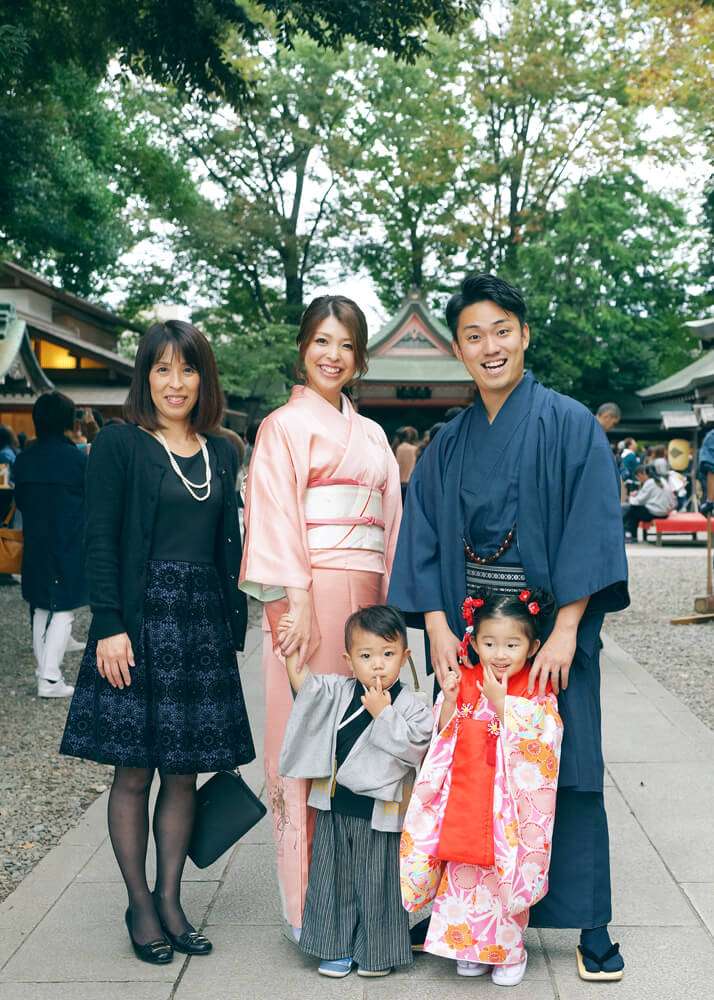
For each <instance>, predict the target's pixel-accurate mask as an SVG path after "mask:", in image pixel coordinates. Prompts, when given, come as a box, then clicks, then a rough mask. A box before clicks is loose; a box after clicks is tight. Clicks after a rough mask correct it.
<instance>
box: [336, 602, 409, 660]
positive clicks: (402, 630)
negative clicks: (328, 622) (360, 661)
mask: <svg viewBox="0 0 714 1000" xmlns="http://www.w3.org/2000/svg"><path fill="white" fill-rule="evenodd" d="M356 628H361V629H362V630H363V631H364V632H371V633H372V635H378V636H379V637H380V639H392V640H394V641H396V640H397V639H400V640H401V642H402V645H403V646H404V648H405V649H406V646H407V625H406V622H405V621H404V618H403V616H402V613H401V611H399V609H398V608H395V607H392V605H391V604H372V605H371V606H370V607H368V608H360V609H359V611H355V612H354V614H351V615H350V616H349V618H348V619H347V621H346V622H345V649H346V650H347V652H348V653H349V651H350V649H351V648H352V633H353V632H354V630H355V629H356Z"/></svg>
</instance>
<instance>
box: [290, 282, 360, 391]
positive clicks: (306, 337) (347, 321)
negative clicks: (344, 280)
mask: <svg viewBox="0 0 714 1000" xmlns="http://www.w3.org/2000/svg"><path fill="white" fill-rule="evenodd" d="M330 316H334V317H335V319H336V320H337V321H338V323H341V324H342V325H343V326H344V327H345V329H346V330H347V332H348V333H349V335H350V340H351V341H352V348H353V350H354V356H355V381H356V380H357V379H359V378H361V377H362V376H363V375H364V374H366V372H367V367H368V363H367V340H368V339H369V334H368V331H367V319H366V317H365V315H364V313H363V312H362V310H361V309H360V307H359V306H358V305H357V303H356V302H354V301H353V300H352V299H348V298H346V297H345V296H344V295H320V296H318V297H317V298H316V299H313V300H312V302H311V303H310V305H309V306H308V307H307V309H306V310H305V312H304V313H303V314H302V319H301V320H300V329H299V330H298V333H297V337H296V338H295V343H296V344H297V347H298V352H299V354H300V361H299V365H298V371H299V375H300V377H302V373H303V371H304V366H305V353H306V351H307V349H308V347H309V346H310V341H311V340H312V338H313V337H314V336H315V333H316V332H317V328H318V327H319V325H320V323H322V321H323V320H326V319H328V318H329V317H330Z"/></svg>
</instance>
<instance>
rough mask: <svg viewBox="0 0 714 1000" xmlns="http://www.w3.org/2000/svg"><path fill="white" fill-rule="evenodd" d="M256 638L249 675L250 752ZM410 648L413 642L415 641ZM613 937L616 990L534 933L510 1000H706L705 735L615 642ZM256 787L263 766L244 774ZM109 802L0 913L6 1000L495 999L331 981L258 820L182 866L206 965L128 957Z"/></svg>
mask: <svg viewBox="0 0 714 1000" xmlns="http://www.w3.org/2000/svg"><path fill="white" fill-rule="evenodd" d="M259 640H260V636H259V633H258V632H257V630H252V631H251V633H250V634H249V642H248V646H247V650H246V654H245V658H244V659H245V662H244V665H243V677H244V685H245V687H246V690H247V692H248V700H249V710H250V712H251V719H252V720H253V721H254V729H255V732H256V735H257V737H258V742H259V743H260V738H261V736H262V704H261V702H262V691H261V689H260V671H259ZM417 648H418V646H417ZM603 706H604V716H605V750H606V754H605V755H606V760H607V768H608V774H607V791H606V794H607V801H608V811H609V817H610V827H611V841H612V861H613V883H614V921H613V929H614V937H615V939H616V940H619V941H620V942H621V944H622V949H623V953H624V954H625V956H626V959H627V963H628V968H627V973H626V977H625V979H624V980H623V981H622V982H621V983H620V984H616V985H614V986H610V987H607V986H604V985H594V986H593V985H588V984H585V983H582V982H581V981H580V980H579V979H578V978H577V975H576V972H575V961H574V947H575V943H576V933H575V932H559V931H540V932H536V931H529V932H528V945H529V952H530V962H529V967H528V972H527V975H526V978H525V980H524V982H523V983H522V984H521V986H519V987H517V988H515V989H512V990H511V991H510V992H509V993H508V997H509V998H511V1000H579V998H585V997H588V998H591V997H593V996H594V995H595V994H597V996H598V997H601V996H603V995H605V994H606V993H607V995H612V996H615V997H617V1000H681V998H686V1000H711V998H712V997H714V938H713V936H712V935H713V934H714V781H713V780H712V776H713V774H714V767H713V765H712V761H713V760H714V732H712V731H711V730H710V729H708V728H707V727H706V726H704V725H703V724H702V723H701V722H699V721H698V720H697V719H696V718H695V717H694V716H693V715H692V714H691V712H689V710H688V709H686V708H685V707H684V706H683V705H682V703H681V702H679V701H678V700H677V699H676V698H675V697H674V696H673V695H671V694H669V693H668V692H667V691H665V690H664V688H663V687H662V686H661V685H660V684H659V683H658V682H657V681H655V680H654V679H653V678H652V677H651V676H650V675H649V674H648V673H647V672H646V671H644V670H643V669H642V668H641V667H639V666H638V665H637V663H635V662H634V660H633V659H632V658H631V657H629V656H628V655H627V654H626V653H625V652H624V651H623V650H622V649H620V648H619V647H618V646H616V645H615V644H614V642H612V641H607V640H606V645H605V651H604V657H603ZM243 773H244V775H245V777H246V779H247V780H248V781H249V782H250V783H251V784H252V786H253V787H254V788H256V789H262V767H261V764H260V763H259V762H256V763H254V764H252V765H251V766H250V767H247V768H245V769H244V772H243ZM105 811H106V795H102V796H101V797H100V798H99V799H98V800H97V801H96V802H95V803H94V804H93V805H92V806H91V807H90V809H89V810H88V811H87V813H86V814H85V816H84V818H83V819H82V821H81V822H80V823H79V824H78V825H77V826H76V827H75V828H74V829H72V830H70V831H69V832H68V833H67V834H66V835H65V836H64V837H63V838H62V841H61V842H60V843H59V845H58V846H57V847H56V848H55V849H54V850H52V851H51V853H50V854H48V855H47V857H45V858H44V859H43V860H42V861H41V862H40V864H39V865H38V866H37V867H36V868H35V869H34V871H33V872H32V873H31V874H30V875H29V876H28V877H27V878H26V879H25V880H24V882H22V884H21V885H20V886H19V888H18V889H17V890H16V891H15V892H14V893H13V894H12V895H11V896H9V897H8V899H7V900H5V902H4V903H3V904H2V905H0V1000H268V998H270V1000H306V998H313V997H315V998H320V1000H332V998H333V997H334V998H338V997H339V998H341V1000H352V998H361V1000H362V998H363V1000H378V998H384V1000H401V998H405V1000H406V998H408V1000H434V998H438V1000H457V998H459V1000H460V998H465V997H486V996H492V997H494V996H495V993H494V991H496V992H498V988H497V987H494V986H493V985H492V984H491V982H490V980H489V979H479V980H463V979H462V980H457V979H456V976H455V975H454V968H453V964H452V963H450V962H447V961H445V960H441V959H437V958H434V957H432V956H420V957H419V958H418V959H417V961H416V963H415V965H414V967H413V969H412V970H411V971H409V972H403V973H397V974H394V975H392V976H390V977H389V978H387V979H383V980H379V981H370V980H365V979H360V978H359V977H358V976H357V975H356V974H354V973H353V974H352V975H351V976H349V977H348V978H347V979H345V980H341V981H335V980H326V979H322V978H321V977H319V976H318V975H317V974H316V972H315V964H314V963H313V962H311V961H308V960H307V959H305V958H303V957H302V956H301V955H300V954H299V953H298V951H297V950H296V949H295V948H294V947H293V946H292V945H291V944H290V943H289V941H288V940H287V939H286V938H285V937H284V936H283V933H282V921H281V917H280V912H279V906H278V897H277V889H276V885H275V877H274V872H273V853H274V852H273V846H272V843H271V837H270V830H269V828H268V825H267V823H266V822H265V821H264V822H263V823H261V824H260V825H259V826H258V827H256V828H255V829H254V830H253V831H251V834H250V835H249V836H248V837H247V838H246V839H245V841H243V842H241V843H240V845H239V846H238V847H237V848H235V849H234V850H233V851H232V852H231V853H229V854H228V855H226V856H225V857H223V858H222V859H220V860H219V861H218V862H217V863H216V864H215V865H214V866H212V867H211V868H209V869H206V870H205V871H197V870H196V869H195V868H192V867H191V868H190V870H189V871H187V876H186V877H187V881H188V885H187V891H186V893H185V900H186V906H187V910H188V911H189V913H190V914H191V915H192V916H193V918H194V920H195V921H196V922H197V923H198V922H202V925H203V926H204V927H205V928H206V929H207V931H208V933H209V934H210V936H211V938H212V939H213V942H214V945H215V951H214V953H213V955H211V956H210V957H208V958H193V959H190V960H189V959H185V960H184V959H182V956H179V955H177V956H176V958H175V960H174V962H173V964H172V965H170V966H168V967H164V968H156V967H152V966H148V965H144V964H142V963H140V962H138V961H136V959H135V958H134V956H133V954H132V952H131V950H130V946H129V942H128V939H127V936H126V933H125V931H124V928H123V922H122V916H123V911H124V907H125V897H124V892H123V890H122V887H121V884H120V880H119V874H118V871H117V868H116V865H115V863H114V860H113V857H112V854H111V849H110V846H109V843H108V840H107V835H106V826H105Z"/></svg>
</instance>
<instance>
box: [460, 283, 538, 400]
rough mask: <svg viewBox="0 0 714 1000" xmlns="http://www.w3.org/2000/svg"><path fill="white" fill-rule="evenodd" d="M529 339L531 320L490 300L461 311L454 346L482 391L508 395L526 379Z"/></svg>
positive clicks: (476, 303) (475, 303)
mask: <svg viewBox="0 0 714 1000" xmlns="http://www.w3.org/2000/svg"><path fill="white" fill-rule="evenodd" d="M529 340H530V333H529V330H528V324H527V323H526V324H524V325H523V326H521V324H520V322H519V320H518V317H517V316H514V315H513V313H511V312H508V311H507V310H506V309H503V308H502V307H501V306H498V305H496V303H495V302H492V301H491V300H490V299H486V300H484V301H483V302H474V303H473V304H472V305H470V306H466V308H465V309H463V310H462V311H461V314H460V316H459V322H458V327H457V331H456V340H455V341H454V342H453V349H454V354H455V355H456V357H457V358H458V359H459V361H460V362H461V363H462V364H463V365H465V366H466V369H467V371H468V373H469V375H470V376H471V378H472V379H473V380H474V382H475V383H476V386H477V388H478V390H479V392H481V393H482V394H483V393H486V394H492V395H495V396H503V397H504V398H505V397H506V396H508V395H509V393H510V392H512V390H513V389H515V387H516V386H517V385H518V383H519V382H520V380H521V379H522V378H523V369H524V363H525V357H524V355H525V351H526V348H527V347H528V343H529Z"/></svg>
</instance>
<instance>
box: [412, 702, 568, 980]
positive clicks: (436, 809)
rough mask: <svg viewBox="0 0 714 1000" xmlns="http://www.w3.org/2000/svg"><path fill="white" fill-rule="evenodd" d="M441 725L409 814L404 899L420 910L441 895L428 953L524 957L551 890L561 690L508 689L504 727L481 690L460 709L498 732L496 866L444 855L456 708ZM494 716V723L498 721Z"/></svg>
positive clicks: (476, 958)
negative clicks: (529, 930) (538, 910)
mask: <svg viewBox="0 0 714 1000" xmlns="http://www.w3.org/2000/svg"><path fill="white" fill-rule="evenodd" d="M442 703H443V695H440V696H439V698H438V700H437V702H436V705H435V706H434V712H435V718H436V726H435V729H434V736H433V738H432V744H431V747H430V749H429V752H428V754H427V756H426V759H425V761H424V764H423V765H422V769H421V771H420V772H419V776H418V778H417V781H416V784H415V785H414V790H413V792H412V797H411V800H410V803H409V807H408V809H407V813H406V816H405V818H404V829H403V832H402V842H401V851H400V854H401V861H400V864H401V885H402V902H403V903H404V906H405V908H406V909H407V910H418V909H421V908H422V907H423V906H425V905H426V904H427V903H429V902H431V901H432V900H433V901H434V906H433V909H432V914H431V921H430V923H429V930H428V933H427V937H426V941H425V942H424V950H425V951H429V952H431V953H432V954H434V955H443V956H444V957H446V958H453V959H462V960H465V961H468V962H484V963H486V964H488V965H513V964H516V963H518V962H520V961H521V960H522V959H523V956H524V954H525V951H524V947H523V934H524V931H525V929H526V926H527V924H528V911H529V909H530V907H531V906H533V905H534V904H535V903H536V902H537V901H538V900H539V899H541V897H543V896H544V895H545V894H546V892H547V891H548V867H549V864H550V849H551V842H552V835H553V821H554V817H555V794H556V790H557V785H558V763H559V760H560V744H561V740H562V736H563V724H562V722H561V721H560V716H559V715H558V709H557V701H556V698H555V695H553V694H547V695H545V696H543V697H540V696H534V697H533V698H515V697H511V696H510V695H507V696H506V707H505V711H504V723H503V725H502V726H501V725H500V724H499V722H498V718H497V716H496V714H495V712H494V711H493V708H492V707H491V703H490V702H489V701H488V700H487V699H486V698H485V697H484V695H481V697H480V699H479V702H478V704H477V705H464V706H463V707H462V710H461V711H462V712H463V713H465V714H467V715H470V716H471V717H472V718H475V719H482V720H486V721H488V722H489V723H492V724H493V725H494V727H497V729H498V743H497V747H496V772H495V779H494V796H493V833H494V848H495V862H496V863H495V864H494V865H492V866H490V867H482V866H479V865H469V864H462V863H460V862H454V861H448V860H447V861H445V860H443V859H441V858H440V857H439V838H440V835H441V824H442V821H443V818H444V812H445V810H446V801H447V799H448V796H449V789H450V787H451V762H452V760H453V756H454V747H455V744H456V738H457V735H458V726H459V715H458V713H455V714H454V716H453V717H452V719H451V720H450V722H449V723H448V725H447V726H446V727H445V728H444V729H443V730H442V732H441V733H439V731H438V725H439V714H440V712H441V705H442ZM494 720H495V722H494Z"/></svg>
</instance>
